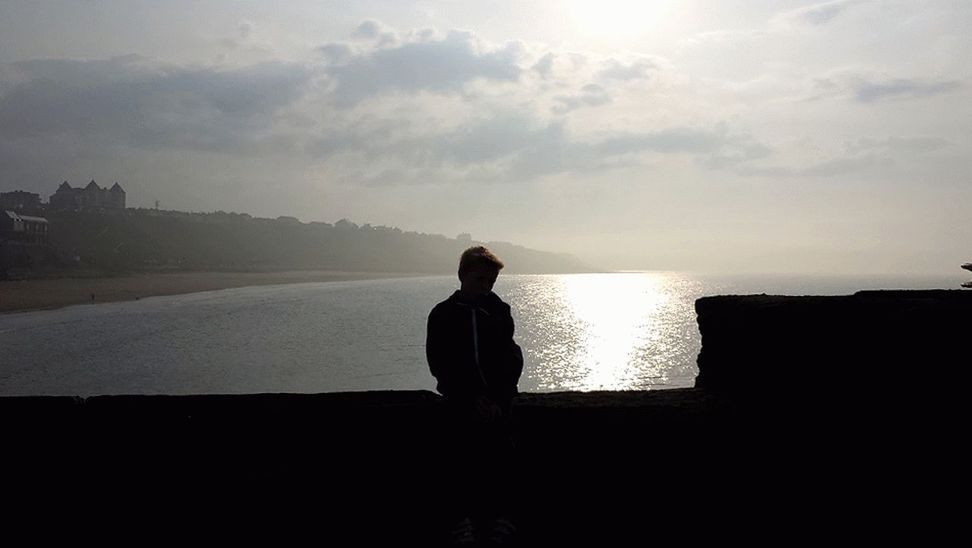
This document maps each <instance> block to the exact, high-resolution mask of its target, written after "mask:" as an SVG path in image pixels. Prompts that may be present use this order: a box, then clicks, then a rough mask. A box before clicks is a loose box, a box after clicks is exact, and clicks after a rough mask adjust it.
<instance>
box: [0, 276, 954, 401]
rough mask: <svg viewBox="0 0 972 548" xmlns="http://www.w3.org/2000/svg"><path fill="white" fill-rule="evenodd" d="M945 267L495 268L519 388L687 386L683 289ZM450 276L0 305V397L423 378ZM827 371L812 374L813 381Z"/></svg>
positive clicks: (835, 286) (311, 386)
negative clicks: (719, 272) (428, 341)
mask: <svg viewBox="0 0 972 548" xmlns="http://www.w3.org/2000/svg"><path fill="white" fill-rule="evenodd" d="M960 281H961V280H958V281H957V280H956V279H953V278H946V277H939V278H934V277H903V276H899V277H873V276H872V277H835V276H830V277H810V276H780V275H773V276H756V275H753V276H733V277H714V276H704V275H695V274H684V273H676V272H623V273H609V274H563V275H501V276H500V278H499V280H498V281H497V283H496V287H495V288H494V290H495V292H496V293H497V294H499V295H500V297H502V298H503V299H504V300H505V301H507V302H508V303H510V304H511V306H512V308H513V317H514V319H515V321H516V335H515V338H516V340H517V342H518V343H519V344H520V346H521V347H523V350H524V355H525V359H526V365H525V367H524V372H523V377H522V379H521V381H520V389H521V391H532V392H550V391H562V390H646V389H659V388H679V387H688V386H692V385H693V383H694V380H695V376H696V374H697V372H698V370H697V368H696V364H695V359H696V356H697V354H698V351H699V347H700V336H699V332H698V327H697V324H696V317H695V311H694V302H695V299H697V298H699V297H701V296H704V295H717V294H752V293H769V294H788V295H839V294H850V293H853V292H855V291H858V290H862V289H928V288H954V287H957V286H958V283H959V282H960ZM457 287H458V282H457V280H456V278H455V277H454V276H431V277H420V278H398V279H388V280H367V281H349V282H325V283H306V284H294V285H279V286H261V287H246V288H238V289H227V290H220V291H210V292H204V293H194V294H188V295H178V296H170V297H153V298H146V299H142V300H139V301H132V302H120V303H107V304H98V305H83V306H72V307H68V308H63V309H60V310H47V311H37V312H27V313H19V314H7V315H2V316H0V349H2V352H0V395H3V396H9V395H79V396H90V395H98V394H214V393H262V392H303V393H316V392H333V391H357V390H416V389H428V390H431V389H434V379H433V378H432V377H431V376H430V374H429V372H428V367H427V365H426V362H425V354H424V348H425V322H426V318H427V315H428V312H429V310H430V309H431V308H432V306H434V305H435V304H436V303H437V302H439V301H441V300H443V299H445V298H446V297H448V296H449V295H450V294H451V293H452V291H454V290H455V289H457ZM826 375H827V372H826V371H822V372H821V377H822V378H825V377H826Z"/></svg>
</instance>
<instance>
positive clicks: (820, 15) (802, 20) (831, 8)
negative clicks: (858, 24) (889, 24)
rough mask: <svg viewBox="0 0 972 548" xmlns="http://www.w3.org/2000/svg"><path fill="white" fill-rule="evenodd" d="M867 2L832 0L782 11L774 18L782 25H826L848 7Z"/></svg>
mask: <svg viewBox="0 0 972 548" xmlns="http://www.w3.org/2000/svg"><path fill="white" fill-rule="evenodd" d="M865 2H867V0H832V1H830V2H823V3H820V4H814V5H812V6H805V7H802V8H797V9H794V10H790V11H786V12H783V13H780V14H778V15H776V16H775V17H774V18H773V22H774V23H777V24H782V25H810V26H821V25H826V24H828V23H831V22H833V21H834V20H835V19H837V18H838V17H840V16H841V15H842V14H843V13H845V12H846V11H847V10H848V9H850V8H852V7H854V6H856V5H858V4H863V3H865Z"/></svg>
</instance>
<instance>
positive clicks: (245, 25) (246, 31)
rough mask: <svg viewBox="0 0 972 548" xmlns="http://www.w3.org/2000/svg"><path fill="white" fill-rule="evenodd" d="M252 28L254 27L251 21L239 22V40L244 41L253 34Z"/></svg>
mask: <svg viewBox="0 0 972 548" xmlns="http://www.w3.org/2000/svg"><path fill="white" fill-rule="evenodd" d="M254 28H255V25H254V24H253V22H252V21H247V20H243V21H240V24H239V27H238V29H239V32H240V38H242V39H243V40H246V39H247V38H249V37H250V35H251V34H253V29H254Z"/></svg>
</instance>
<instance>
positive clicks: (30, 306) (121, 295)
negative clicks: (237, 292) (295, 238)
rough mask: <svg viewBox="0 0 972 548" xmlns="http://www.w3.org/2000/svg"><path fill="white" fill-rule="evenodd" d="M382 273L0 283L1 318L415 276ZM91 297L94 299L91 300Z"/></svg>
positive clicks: (164, 276) (304, 272)
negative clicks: (205, 294) (262, 288)
mask: <svg viewBox="0 0 972 548" xmlns="http://www.w3.org/2000/svg"><path fill="white" fill-rule="evenodd" d="M417 275H418V274H402V273H384V272H343V271H333V270H297V271H285V272H176V273H165V274H162V273H143V274H133V275H131V276H124V277H117V278H58V279H49V280H20V281H0V313H7V312H24V311H28V310H42V309H50V308H60V307H63V306H70V305H74V304H90V303H105V302H113V301H133V300H136V299H141V298H144V297H154V296H159V295H180V294H184V293H196V292H198V291H212V290H216V289H228V288H231V287H247V286H254V285H279V284H293V283H306V282H332V281H342V280H373V279H386V278H401V277H408V276H417ZM92 295H93V296H94V298H92Z"/></svg>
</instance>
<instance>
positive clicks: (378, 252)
mask: <svg viewBox="0 0 972 548" xmlns="http://www.w3.org/2000/svg"><path fill="white" fill-rule="evenodd" d="M46 216H47V218H48V220H49V221H50V223H51V224H50V238H51V243H52V244H53V245H54V246H55V247H56V248H57V249H58V250H59V253H60V254H61V255H63V256H64V257H67V258H68V259H67V261H68V262H73V263H74V264H76V265H77V266H79V267H83V268H90V269H95V270H101V271H116V272H121V271H139V270H169V269H178V270H232V271H237V270H243V271H248V270H281V269H328V270H353V271H365V272H367V271H375V272H422V273H441V274H446V273H453V272H455V269H456V265H457V261H458V257H459V254H460V253H461V252H462V250H463V249H465V248H467V247H469V246H470V245H474V244H475V243H477V242H474V241H472V240H471V239H467V238H462V239H457V238H447V237H445V236H442V235H438V234H423V233H417V232H405V231H402V230H401V229H398V228H390V227H384V226H377V227H375V226H371V225H368V224H365V225H362V226H359V225H357V224H355V223H353V222H350V221H347V220H344V219H342V220H341V221H338V222H337V223H335V224H330V223H320V222H312V223H302V222H300V221H298V220H297V219H294V218H290V217H280V218H278V219H264V218H257V217H252V216H250V215H247V214H238V213H225V212H216V213H186V212H179V211H159V210H153V209H128V210H125V211H124V212H118V213H90V212H63V211H62V212H48V213H47V215H46ZM485 245H487V246H489V247H490V248H491V249H493V250H494V251H495V252H496V254H497V255H499V256H500V257H501V258H502V259H503V260H504V262H506V264H507V265H508V267H507V270H506V272H509V273H560V272H589V271H592V270H593V269H592V268H591V267H590V266H588V265H585V264H583V263H582V262H581V261H580V260H578V259H577V258H575V257H573V256H571V255H567V254H557V253H549V252H544V251H537V250H532V249H527V248H525V247H522V246H518V245H515V244H511V243H505V242H486V243H485Z"/></svg>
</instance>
